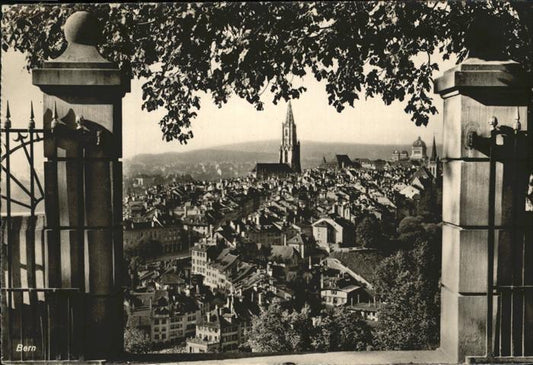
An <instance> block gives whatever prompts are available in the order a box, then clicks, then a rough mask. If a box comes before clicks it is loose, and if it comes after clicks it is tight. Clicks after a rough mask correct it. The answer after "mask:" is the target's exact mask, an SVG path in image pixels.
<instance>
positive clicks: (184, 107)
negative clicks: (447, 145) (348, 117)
mask: <svg viewBox="0 0 533 365" xmlns="http://www.w3.org/2000/svg"><path fill="white" fill-rule="evenodd" d="M517 3H521V2H517ZM523 3H524V4H525V2H523ZM524 4H512V5H510V4H508V3H504V2H466V3H465V2H445V3H442V2H433V3H430V2H427V3H426V2H374V1H365V2H338V3H334V4H332V3H326V2H316V3H315V2H301V3H296V2H292V3H291V2H284V3H263V2H261V3H250V2H248V3H166V4H153V3H151V4H135V3H129V4H48V5H36V4H31V5H22V4H21V5H13V6H9V7H6V8H3V9H4V12H3V14H2V15H3V17H2V49H3V50H4V51H6V50H8V49H14V50H17V51H21V52H26V53H27V67H28V69H31V68H33V67H38V66H40V65H41V64H42V62H43V61H44V60H46V59H49V58H54V57H57V56H59V55H60V54H61V53H62V52H63V51H64V49H65V47H66V43H65V39H64V36H63V34H62V31H61V26H62V25H63V24H64V22H65V20H66V18H67V17H68V16H69V15H70V14H71V13H73V12H74V11H77V10H89V11H91V12H92V13H94V14H95V16H96V17H97V18H99V19H100V21H101V23H102V24H103V35H102V41H101V43H100V45H99V51H100V52H101V53H102V55H103V56H104V57H106V58H108V59H110V60H112V61H114V62H116V63H117V64H118V65H119V67H120V68H121V69H122V70H123V71H124V72H125V73H126V74H127V75H128V76H132V77H136V78H142V79H143V80H144V84H143V86H142V90H143V104H142V108H143V109H146V110H148V111H153V110H156V109H158V108H164V109H165V110H166V112H167V113H166V114H165V115H164V116H163V118H162V119H161V120H160V121H159V125H160V127H161V130H162V132H163V137H164V138H165V139H166V140H167V141H169V140H173V139H178V140H179V141H180V142H182V143H186V142H187V140H188V139H189V138H192V137H193V133H192V130H191V128H190V127H191V121H192V120H193V119H194V118H195V117H196V114H197V111H198V109H200V97H201V96H202V95H204V94H207V95H210V96H211V97H212V98H213V101H214V102H215V104H216V105H218V106H219V107H221V106H222V105H223V104H224V103H226V102H227V100H228V98H229V97H230V96H231V95H237V96H238V97H240V98H243V99H245V100H247V101H248V102H249V103H251V104H253V105H254V106H255V107H256V108H257V109H258V110H261V109H262V108H263V105H264V104H263V103H264V100H263V99H264V98H263V97H262V95H263V93H264V92H265V91H266V90H269V91H270V92H271V93H272V95H273V102H274V103H277V102H278V101H279V100H280V99H285V100H289V99H292V98H298V97H299V96H300V95H301V93H302V92H304V91H305V87H302V86H297V84H296V83H295V82H294V77H295V76H296V77H297V78H300V77H303V76H304V75H306V74H309V73H310V74H312V75H313V76H314V77H315V78H316V79H317V80H319V81H322V80H323V81H324V83H325V88H326V91H327V94H328V101H329V104H330V105H332V106H333V107H334V108H335V109H336V110H337V111H339V112H340V111H342V110H343V109H344V108H345V107H346V105H350V106H352V107H353V106H355V101H356V100H358V99H360V98H361V97H376V96H380V97H381V98H382V99H383V101H384V102H385V103H386V104H390V103H392V102H393V101H395V100H399V101H406V106H405V112H406V113H409V114H410V115H411V119H412V120H413V121H414V122H415V123H416V124H417V125H426V124H427V123H428V119H429V115H431V114H435V113H436V112H437V110H436V108H435V106H433V104H432V100H433V99H432V97H431V96H430V94H431V87H432V73H433V72H434V71H435V70H437V69H438V65H437V64H436V63H435V62H434V61H433V60H432V57H431V56H432V55H433V54H434V53H436V52H441V53H442V54H443V57H444V58H445V59H446V58H449V57H450V55H452V54H456V55H458V60H459V61H461V60H462V59H464V58H465V56H466V55H467V50H466V48H465V30H466V29H467V27H468V26H469V24H470V23H471V21H472V19H475V18H476V17H479V16H482V15H484V14H493V15H495V16H496V17H497V18H498V19H501V22H502V23H503V24H504V25H505V29H504V30H503V34H505V38H506V42H505V49H504V50H503V51H504V52H505V53H506V54H508V55H509V56H510V57H511V58H513V59H515V60H517V61H519V62H521V63H522V64H524V65H525V66H526V68H527V69H530V68H531V67H530V66H531V59H532V57H531V55H532V54H533V52H532V50H533V48H532V47H531V44H528V42H529V39H530V38H531V32H532V29H531V28H533V27H530V28H529V29H528V28H527V25H530V24H532V23H533V17H532V11H531V9H530V7H529V6H527V5H524ZM515 10H517V11H519V13H520V16H521V17H522V18H523V21H522V23H520V21H519V18H518V17H517V16H516V12H515ZM522 24H524V25H526V26H523V25H522ZM528 32H529V34H528ZM420 54H423V55H426V57H425V59H423V60H422V61H421V62H419V60H417V59H415V56H417V55H420Z"/></svg>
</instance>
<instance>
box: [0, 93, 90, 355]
mask: <svg viewBox="0 0 533 365" xmlns="http://www.w3.org/2000/svg"><path fill="white" fill-rule="evenodd" d="M5 116H6V119H5V122H4V125H3V127H2V128H1V129H0V132H1V133H0V135H1V140H2V143H1V147H2V152H1V173H2V174H1V181H2V184H4V186H5V192H4V191H2V194H1V199H2V200H1V201H2V240H1V242H2V360H4V361H31V360H59V359H61V360H66V359H76V358H79V354H81V353H82V351H81V346H82V342H81V341H80V336H77V334H75V333H74V329H75V328H76V327H77V326H75V323H74V322H75V321H76V320H78V314H77V313H78V311H79V308H80V306H81V305H82V300H81V298H80V293H79V290H78V289H77V288H50V287H48V285H47V267H46V263H47V252H48V243H47V242H46V241H45V239H44V237H43V236H44V232H45V229H46V222H45V217H44V215H42V214H37V213H36V209H37V207H38V205H39V204H40V203H41V202H42V201H43V200H44V195H45V192H44V188H43V184H42V183H41V180H40V178H39V174H38V173H37V171H36V169H35V145H36V143H38V142H41V141H43V140H44V136H45V134H46V133H47V132H46V131H45V130H43V129H39V128H36V127H35V120H34V112H33V104H31V106H30V119H29V123H28V128H25V129H21V128H12V127H11V119H10V118H11V115H10V110H9V103H8V104H7V107H6V115H5ZM16 153H18V154H19V156H20V155H22V154H23V156H22V157H25V161H26V162H27V164H28V169H29V183H27V181H26V179H23V178H20V177H17V176H15V174H14V172H13V169H12V157H13V156H17V155H16ZM15 186H16V187H17V188H18V189H19V191H20V192H22V193H23V195H24V196H25V197H26V201H23V200H22V199H20V198H19V199H16V198H14V196H13V195H14V194H13V187H15ZM14 205H16V206H17V207H19V208H23V209H25V210H26V212H24V213H20V212H19V213H14V210H13V206H14ZM4 207H5V208H4Z"/></svg>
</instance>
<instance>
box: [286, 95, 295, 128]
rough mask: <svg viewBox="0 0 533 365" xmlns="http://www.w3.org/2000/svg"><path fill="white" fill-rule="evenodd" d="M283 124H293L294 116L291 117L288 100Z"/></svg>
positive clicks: (290, 107)
mask: <svg viewBox="0 0 533 365" xmlns="http://www.w3.org/2000/svg"><path fill="white" fill-rule="evenodd" d="M285 123H288V124H294V116H293V115H292V105H291V101H290V100H289V105H288V107H287V117H286V118H285Z"/></svg>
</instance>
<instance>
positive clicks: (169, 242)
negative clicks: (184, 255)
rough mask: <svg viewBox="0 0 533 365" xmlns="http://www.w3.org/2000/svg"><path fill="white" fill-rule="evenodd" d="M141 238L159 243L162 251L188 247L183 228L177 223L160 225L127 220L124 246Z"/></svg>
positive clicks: (177, 250) (173, 250)
mask: <svg viewBox="0 0 533 365" xmlns="http://www.w3.org/2000/svg"><path fill="white" fill-rule="evenodd" d="M142 240H152V241H157V242H159V243H161V246H162V249H163V253H170V252H179V251H182V250H186V249H187V248H188V247H189V242H188V240H187V239H186V235H184V234H183V228H182V227H181V226H180V225H178V224H172V225H161V224H158V223H156V222H140V223H134V222H127V223H126V225H125V229H124V248H125V249H127V248H128V247H131V246H134V245H136V244H137V243H139V242H140V241H142Z"/></svg>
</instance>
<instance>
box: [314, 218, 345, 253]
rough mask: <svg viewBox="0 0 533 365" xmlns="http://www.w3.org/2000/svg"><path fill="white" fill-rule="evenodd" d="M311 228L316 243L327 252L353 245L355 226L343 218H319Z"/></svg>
mask: <svg viewBox="0 0 533 365" xmlns="http://www.w3.org/2000/svg"><path fill="white" fill-rule="evenodd" d="M312 226H313V237H314V239H315V241H316V243H317V244H318V245H319V246H320V247H322V248H324V249H325V250H326V251H327V252H330V251H331V250H335V249H336V248H338V247H340V246H353V245H354V244H355V226H354V224H353V223H352V222H350V221H348V220H346V219H344V218H320V219H319V220H317V221H316V222H314V223H313V224H312Z"/></svg>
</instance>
